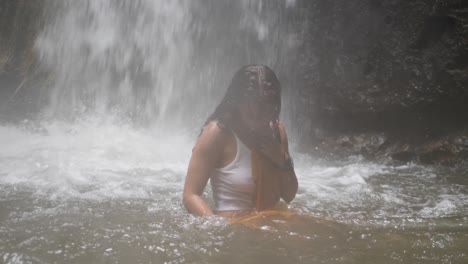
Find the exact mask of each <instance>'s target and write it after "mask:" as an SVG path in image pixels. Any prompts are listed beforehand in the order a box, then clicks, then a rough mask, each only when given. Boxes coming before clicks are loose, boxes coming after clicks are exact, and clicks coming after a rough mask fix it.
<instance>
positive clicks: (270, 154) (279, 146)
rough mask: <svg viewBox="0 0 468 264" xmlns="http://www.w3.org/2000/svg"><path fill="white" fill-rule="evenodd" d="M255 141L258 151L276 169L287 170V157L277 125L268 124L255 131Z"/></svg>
mask: <svg viewBox="0 0 468 264" xmlns="http://www.w3.org/2000/svg"><path fill="white" fill-rule="evenodd" d="M255 141H256V142H255V143H256V145H257V147H258V150H259V151H260V152H261V153H262V154H263V155H265V156H266V157H267V158H269V159H270V160H271V161H272V162H273V163H274V164H275V165H276V166H277V167H279V168H281V169H284V168H287V166H288V165H289V164H288V160H289V155H288V151H287V149H285V144H283V140H282V138H281V133H280V129H279V126H278V123H273V122H270V124H269V126H268V127H264V128H263V129H261V130H259V131H256V133H255Z"/></svg>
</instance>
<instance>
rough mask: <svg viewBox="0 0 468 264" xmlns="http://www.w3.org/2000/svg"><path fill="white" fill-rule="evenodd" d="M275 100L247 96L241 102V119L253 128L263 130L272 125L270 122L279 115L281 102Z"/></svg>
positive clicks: (245, 124)
mask: <svg viewBox="0 0 468 264" xmlns="http://www.w3.org/2000/svg"><path fill="white" fill-rule="evenodd" d="M272 101H273V100H268V101H267V100H263V101H259V100H253V99H250V98H247V99H246V100H244V102H242V103H241V104H240V106H239V107H240V109H239V111H240V121H241V122H242V123H243V125H244V126H247V127H248V128H250V129H251V130H254V131H261V130H263V129H266V128H269V127H270V126H271V124H270V122H271V121H273V120H277V119H278V117H279V112H280V109H279V104H277V103H274V102H272Z"/></svg>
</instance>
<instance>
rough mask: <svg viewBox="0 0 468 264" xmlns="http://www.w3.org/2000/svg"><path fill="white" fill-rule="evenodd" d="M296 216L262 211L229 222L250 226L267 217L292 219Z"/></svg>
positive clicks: (289, 213) (283, 212) (294, 214)
mask: <svg viewBox="0 0 468 264" xmlns="http://www.w3.org/2000/svg"><path fill="white" fill-rule="evenodd" d="M296 215H297V214H296V213H293V212H289V211H279V210H266V211H262V212H258V213H252V214H248V215H244V216H240V217H236V218H233V219H231V220H230V221H229V223H230V224H244V225H248V224H249V223H251V222H252V221H255V220H261V219H265V218H267V217H275V216H280V217H285V218H291V217H293V216H296Z"/></svg>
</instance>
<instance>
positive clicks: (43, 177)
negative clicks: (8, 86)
mask: <svg viewBox="0 0 468 264" xmlns="http://www.w3.org/2000/svg"><path fill="white" fill-rule="evenodd" d="M39 127H40V128H36V129H35V130H36V131H31V129H28V128H26V127H15V126H1V127H0V134H1V137H0V141H1V142H0V143H1V144H2V146H3V148H2V149H1V150H0V157H1V160H2V162H1V163H0V175H2V176H1V177H0V182H1V183H2V184H13V185H15V184H26V185H29V186H35V188H39V189H41V188H47V189H53V190H54V191H53V193H54V194H55V195H60V196H62V195H63V196H70V197H74V196H79V197H88V198H90V197H95V196H98V197H99V196H104V197H106V196H107V197H113V196H116V197H127V196H128V197H145V191H144V190H145V189H147V188H149V187H151V186H153V187H154V186H161V185H167V188H170V186H171V184H172V183H174V182H177V183H178V184H179V183H180V182H181V180H182V178H183V176H182V175H184V173H185V169H186V167H187V164H188V158H189V157H190V153H191V152H190V151H191V146H192V145H193V140H194V139H193V138H189V136H188V135H184V134H175V133H174V134H171V135H170V136H169V135H165V134H164V133H162V132H157V131H154V130H151V129H135V128H132V127H131V126H129V125H126V124H125V123H118V124H115V123H113V122H112V121H110V120H102V119H99V118H95V119H87V120H82V121H80V122H78V123H73V124H70V123H63V122H50V123H42V124H40V125H39ZM155 175H158V176H155Z"/></svg>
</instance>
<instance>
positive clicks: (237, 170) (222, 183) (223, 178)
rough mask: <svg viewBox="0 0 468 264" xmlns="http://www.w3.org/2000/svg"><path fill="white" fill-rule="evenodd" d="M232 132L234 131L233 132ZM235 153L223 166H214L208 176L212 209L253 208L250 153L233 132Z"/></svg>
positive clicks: (253, 183) (253, 186)
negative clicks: (232, 158)
mask: <svg viewBox="0 0 468 264" xmlns="http://www.w3.org/2000/svg"><path fill="white" fill-rule="evenodd" d="M233 134H234V133H233ZM234 137H235V139H236V145H237V153H236V157H235V158H234V160H233V161H232V162H231V163H230V164H228V165H226V166H225V167H223V168H216V169H215V170H214V171H213V173H212V174H211V177H210V184H211V189H212V191H213V199H214V202H215V206H214V208H213V209H214V211H218V212H220V211H232V210H251V209H253V208H254V202H253V200H254V195H255V182H254V180H253V177H252V154H251V152H250V149H249V148H247V147H246V146H245V145H244V144H243V143H242V141H241V140H240V139H239V138H237V136H236V134H234Z"/></svg>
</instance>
